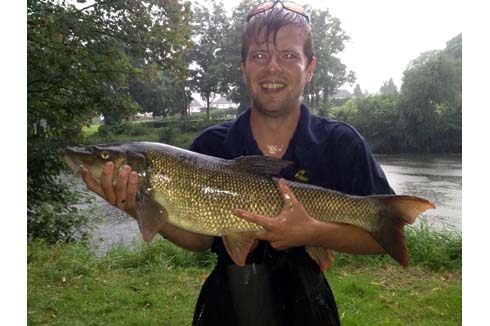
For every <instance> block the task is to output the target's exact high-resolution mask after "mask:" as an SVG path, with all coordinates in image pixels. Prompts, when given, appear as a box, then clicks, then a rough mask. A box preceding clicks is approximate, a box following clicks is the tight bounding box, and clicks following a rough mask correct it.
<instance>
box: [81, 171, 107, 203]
mask: <svg viewBox="0 0 490 326" xmlns="http://www.w3.org/2000/svg"><path fill="white" fill-rule="evenodd" d="M81 174H82V179H83V182H85V184H86V185H87V188H88V189H89V190H90V191H93V192H95V193H96V194H97V195H99V196H100V197H102V198H105V197H104V191H103V190H102V188H101V187H100V185H99V183H98V182H97V180H95V178H94V177H93V176H92V174H91V173H90V171H89V170H88V169H87V168H86V167H84V166H82V170H81Z"/></svg>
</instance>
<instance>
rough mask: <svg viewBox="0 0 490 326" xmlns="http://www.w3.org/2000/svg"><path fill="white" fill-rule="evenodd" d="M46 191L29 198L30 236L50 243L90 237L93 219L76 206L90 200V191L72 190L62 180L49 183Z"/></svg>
mask: <svg viewBox="0 0 490 326" xmlns="http://www.w3.org/2000/svg"><path fill="white" fill-rule="evenodd" d="M29 182H32V180H28V184H29ZM43 191H44V193H42V194H39V195H38V196H37V197H36V198H32V197H31V198H28V200H29V204H28V208H27V237H28V240H33V239H44V240H46V241H47V242H49V243H59V242H72V241H82V242H83V241H85V240H88V238H89V233H88V232H89V231H90V220H89V218H88V216H87V213H83V211H81V210H79V209H78V208H77V206H78V205H80V204H85V205H88V204H90V203H91V199H89V197H88V195H87V194H86V193H83V192H73V191H70V190H68V189H66V185H64V184H62V183H60V182H53V183H51V184H47V185H46V186H45V188H44V189H43Z"/></svg>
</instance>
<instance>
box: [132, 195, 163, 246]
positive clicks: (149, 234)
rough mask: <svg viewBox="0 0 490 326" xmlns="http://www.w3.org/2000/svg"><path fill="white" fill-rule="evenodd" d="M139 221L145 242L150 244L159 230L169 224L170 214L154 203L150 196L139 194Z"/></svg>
mask: <svg viewBox="0 0 490 326" xmlns="http://www.w3.org/2000/svg"><path fill="white" fill-rule="evenodd" d="M137 221H138V226H139V229H140V232H141V235H142V236H143V240H144V241H145V242H147V243H150V242H151V241H152V240H153V238H154V237H155V235H156V234H157V233H158V230H160V229H161V228H162V226H163V225H165V223H167V221H168V213H167V211H166V210H165V208H163V207H162V206H160V205H159V204H158V203H156V202H154V201H152V200H151V199H150V198H149V197H148V195H146V194H144V193H142V192H138V195H137Z"/></svg>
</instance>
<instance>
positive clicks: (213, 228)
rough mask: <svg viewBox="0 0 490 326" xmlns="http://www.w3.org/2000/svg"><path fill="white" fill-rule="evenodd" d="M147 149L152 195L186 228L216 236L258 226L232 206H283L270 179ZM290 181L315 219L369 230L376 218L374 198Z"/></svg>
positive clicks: (272, 209) (268, 211) (264, 209)
mask: <svg viewBox="0 0 490 326" xmlns="http://www.w3.org/2000/svg"><path fill="white" fill-rule="evenodd" d="M149 154H150V155H149V157H150V160H149V161H150V164H151V171H152V172H153V175H152V176H151V182H150V184H151V188H152V189H153V191H154V193H153V195H154V196H155V199H156V200H157V201H158V202H160V203H161V204H162V206H163V207H165V208H166V210H167V212H168V213H169V220H170V221H171V222H173V223H175V224H177V225H180V226H181V227H183V228H185V229H187V230H190V231H200V232H202V233H205V234H209V235H215V236H221V235H224V234H227V233H230V232H252V231H259V230H261V229H262V228H261V227H260V226H257V225H256V224H253V223H250V222H247V221H245V220H243V219H241V218H238V217H237V216H235V215H234V214H232V210H233V209H234V208H237V207H239V208H243V209H246V210H249V211H251V212H254V213H258V214H262V215H265V216H275V215H277V214H278V213H279V211H280V209H281V208H282V204H283V201H282V198H281V197H280V195H279V192H278V190H277V185H276V182H275V181H274V179H267V178H258V177H257V176H253V175H250V174H249V173H237V171H235V170H233V169H232V168H230V167H228V166H226V165H225V164H222V163H220V162H209V164H207V165H202V166H201V167H200V170H201V171H200V173H197V171H196V168H195V167H194V165H192V162H191V164H189V162H186V161H185V160H182V158H180V157H173V156H169V155H163V154H161V153H159V152H150V153H149ZM289 184H290V186H291V187H292V190H293V192H294V193H295V194H296V196H297V198H298V200H299V201H300V202H301V203H303V205H304V207H305V209H306V210H307V211H308V213H309V214H310V215H311V216H312V217H314V218H316V219H319V220H324V221H331V222H341V223H349V224H354V225H357V226H361V227H363V228H365V229H367V230H368V231H372V230H373V228H374V225H375V223H372V221H373V219H372V218H370V217H371V216H372V217H375V216H376V215H377V214H378V213H379V210H380V209H382V206H381V205H379V204H378V203H377V202H376V201H373V200H367V199H365V198H362V197H346V196H345V195H342V194H340V193H336V192H334V191H327V190H324V189H320V188H314V187H311V186H309V187H303V186H302V185H301V184H296V183H291V182H289ZM263 203H267V205H264V204H263Z"/></svg>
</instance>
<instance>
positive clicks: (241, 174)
mask: <svg viewBox="0 0 490 326" xmlns="http://www.w3.org/2000/svg"><path fill="white" fill-rule="evenodd" d="M102 152H103V153H105V154H107V153H110V155H104V157H106V158H104V157H102V155H99V153H102ZM107 157H109V158H112V159H113V161H114V163H115V165H116V168H119V167H120V166H121V165H122V164H124V163H128V164H129V165H131V167H132V169H133V170H134V171H137V172H138V173H139V174H140V175H141V176H142V177H141V180H140V188H139V196H138V212H139V216H138V223H139V226H140V230H141V232H142V234H143V237H144V239H145V241H151V238H152V237H153V236H154V235H155V234H156V233H157V230H158V227H159V226H160V225H161V221H159V220H158V219H162V218H163V219H165V221H166V222H168V223H171V224H173V225H175V226H177V227H180V228H183V229H186V230H189V231H192V232H196V233H201V234H207V235H214V236H221V237H223V242H224V244H225V247H226V249H227V251H228V253H229V254H230V256H231V258H232V259H233V260H234V261H235V262H236V263H237V264H239V265H243V264H244V263H245V259H246V256H247V254H248V252H249V250H250V248H251V247H252V245H253V242H254V232H256V231H259V230H261V229H262V228H261V227H260V226H258V225H255V224H253V223H250V222H247V221H245V220H243V219H241V218H238V217H237V216H235V215H234V214H232V210H233V209H235V208H242V209H245V210H249V211H252V212H255V213H259V214H262V215H266V216H276V215H277V214H278V213H279V211H280V210H281V208H282V205H283V201H282V198H281V197H280V195H279V191H278V189H277V182H276V181H277V179H275V178H274V177H272V175H278V174H279V172H280V170H281V169H283V168H285V167H287V166H289V165H291V164H292V163H291V162H287V161H281V160H277V159H274V158H271V157H264V156H249V157H240V158H236V159H234V160H224V159H219V158H215V157H211V156H206V155H202V154H197V153H193V152H190V151H187V150H183V149H180V148H176V147H173V146H169V145H165V144H158V143H149V142H145V143H127V144H121V145H98V146H93V147H90V148H80V147H78V148H67V150H66V158H67V161H69V162H70V165H71V166H78V165H79V164H83V165H85V166H86V167H87V168H88V169H90V170H91V172H98V173H100V171H101V167H102V166H103V164H104V163H105V162H106V161H107ZM77 164H78V165H77ZM116 170H117V169H116ZM114 177H116V176H114ZM288 185H289V187H291V189H292V190H293V192H294V193H295V195H296V197H297V198H298V200H299V201H300V202H301V203H302V204H303V206H304V207H305V209H306V210H307V211H308V213H309V214H310V215H311V216H312V217H313V218H316V219H318V220H324V221H332V222H340V223H348V224H352V225H356V226H358V227H361V228H363V229H365V230H367V231H369V232H371V233H372V235H373V237H374V238H375V239H376V240H377V241H378V242H379V243H380V245H381V246H382V247H383V248H384V249H385V250H386V252H387V253H388V254H389V255H391V256H392V257H393V258H394V259H396V260H397V261H398V262H400V264H402V265H403V266H406V265H407V264H408V251H407V247H406V242H405V237H404V234H403V226H404V225H405V224H411V223H413V222H414V221H415V219H416V217H417V216H418V215H419V214H421V213H422V212H424V211H425V210H427V209H429V208H434V205H433V204H432V203H430V202H429V201H427V200H425V199H422V198H418V197H413V196H398V195H385V196H367V197H355V196H348V195H345V194H342V193H339V192H335V191H332V190H328V189H324V188H320V187H315V186H312V185H307V184H303V183H298V182H293V181H288ZM155 207H157V209H158V210H159V211H161V212H162V214H161V215H162V216H161V217H158V216H157V217H155V216H154V215H155V214H154V212H155V209H154V208H155ZM306 251H307V252H308V253H309V255H310V256H311V257H312V258H313V259H314V260H315V261H317V262H318V264H319V265H320V266H321V267H322V268H326V267H328V264H329V262H330V261H329V260H328V258H327V251H326V249H323V248H317V247H306Z"/></svg>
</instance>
